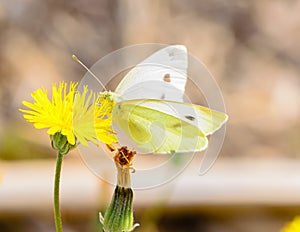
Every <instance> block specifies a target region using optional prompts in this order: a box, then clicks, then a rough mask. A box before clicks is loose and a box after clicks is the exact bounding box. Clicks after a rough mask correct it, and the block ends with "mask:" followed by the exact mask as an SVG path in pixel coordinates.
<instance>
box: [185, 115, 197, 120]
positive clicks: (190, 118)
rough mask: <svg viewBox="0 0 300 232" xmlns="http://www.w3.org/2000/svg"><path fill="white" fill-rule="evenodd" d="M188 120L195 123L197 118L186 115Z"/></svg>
mask: <svg viewBox="0 0 300 232" xmlns="http://www.w3.org/2000/svg"><path fill="white" fill-rule="evenodd" d="M184 117H185V118H186V119H188V120H191V121H194V120H195V118H194V117H193V116H191V115H186V116H184Z"/></svg>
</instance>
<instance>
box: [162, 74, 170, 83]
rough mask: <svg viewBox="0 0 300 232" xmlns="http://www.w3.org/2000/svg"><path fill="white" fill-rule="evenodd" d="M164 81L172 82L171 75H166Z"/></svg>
mask: <svg viewBox="0 0 300 232" xmlns="http://www.w3.org/2000/svg"><path fill="white" fill-rule="evenodd" d="M163 80H164V81H165V82H171V77H170V74H169V73H167V74H165V75H164V78H163Z"/></svg>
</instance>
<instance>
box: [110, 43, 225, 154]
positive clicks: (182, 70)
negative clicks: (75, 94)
mask: <svg viewBox="0 0 300 232" xmlns="http://www.w3.org/2000/svg"><path fill="white" fill-rule="evenodd" d="M187 65H188V58H187V50H186V47H185V46H182V45H174V46H168V47H166V48H163V49H161V50H159V51H158V52H156V53H154V54H153V55H151V56H150V57H148V58H147V59H145V60H144V61H142V62H141V63H140V64H138V65H137V66H136V67H134V68H133V69H132V70H131V71H130V72H129V73H128V74H127V75H126V76H125V77H124V78H123V79H122V81H121V82H120V84H119V85H118V87H117V88H116V90H115V92H114V93H112V92H109V95H110V96H113V98H112V99H113V100H114V101H115V102H116V104H115V106H114V108H113V117H112V118H113V119H112V120H113V125H114V126H116V125H117V126H119V127H120V128H121V129H122V131H124V132H125V133H126V134H127V136H128V137H129V138H130V139H131V140H132V141H133V142H134V144H135V145H136V146H138V147H140V148H142V149H143V150H145V151H148V152H156V153H169V152H189V151H202V150H204V149H206V148H207V145H208V139H207V137H206V136H208V135H210V134H212V133H214V132H215V131H216V130H218V129H219V128H220V127H221V126H222V125H223V124H224V123H225V122H226V120H227V119H228V116H227V115H226V114H224V113H221V112H218V111H214V110H211V109H208V108H206V107H203V106H199V105H195V104H189V103H184V102H183V96H184V91H185V85H186V81H187Z"/></svg>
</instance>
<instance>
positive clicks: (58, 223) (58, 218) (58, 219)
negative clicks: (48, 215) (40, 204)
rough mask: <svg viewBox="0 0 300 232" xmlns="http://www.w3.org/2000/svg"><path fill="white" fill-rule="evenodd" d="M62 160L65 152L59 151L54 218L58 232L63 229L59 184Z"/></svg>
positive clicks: (55, 182) (55, 179)
mask: <svg viewBox="0 0 300 232" xmlns="http://www.w3.org/2000/svg"><path fill="white" fill-rule="evenodd" d="M62 160H63V154H61V152H58V154H57V160H56V169H55V177H54V220H55V228H56V232H62V231H63V230H62V223H61V215H60V207H59V185H60V172H61V165H62Z"/></svg>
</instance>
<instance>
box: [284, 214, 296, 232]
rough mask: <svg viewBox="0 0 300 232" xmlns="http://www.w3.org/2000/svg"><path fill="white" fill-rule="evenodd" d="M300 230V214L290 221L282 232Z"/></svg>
mask: <svg viewBox="0 0 300 232" xmlns="http://www.w3.org/2000/svg"><path fill="white" fill-rule="evenodd" d="M299 231H300V216H297V217H295V219H294V220H293V221H292V222H290V223H289V224H288V225H287V226H286V227H284V228H283V229H282V230H281V232H299Z"/></svg>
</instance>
